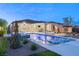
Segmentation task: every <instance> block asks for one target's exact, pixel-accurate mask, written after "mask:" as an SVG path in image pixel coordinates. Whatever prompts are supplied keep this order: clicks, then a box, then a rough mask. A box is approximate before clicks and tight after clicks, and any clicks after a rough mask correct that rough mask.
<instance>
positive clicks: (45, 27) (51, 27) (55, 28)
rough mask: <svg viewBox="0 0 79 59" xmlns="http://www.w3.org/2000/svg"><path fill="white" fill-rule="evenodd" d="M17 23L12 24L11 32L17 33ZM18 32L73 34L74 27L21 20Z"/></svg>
mask: <svg viewBox="0 0 79 59" xmlns="http://www.w3.org/2000/svg"><path fill="white" fill-rule="evenodd" d="M15 22H16V21H14V22H12V23H11V24H10V26H9V27H10V28H9V30H10V32H11V33H13V32H15ZM17 24H18V32H45V31H46V32H55V33H65V32H68V33H71V32H72V26H64V25H63V23H57V22H45V21H36V20H31V19H25V20H19V21H17ZM66 29H67V30H66Z"/></svg>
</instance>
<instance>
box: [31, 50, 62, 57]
mask: <svg viewBox="0 0 79 59" xmlns="http://www.w3.org/2000/svg"><path fill="white" fill-rule="evenodd" d="M31 56H61V55H59V54H57V53H55V52H51V51H45V52H40V53H37V54H32V55H31Z"/></svg>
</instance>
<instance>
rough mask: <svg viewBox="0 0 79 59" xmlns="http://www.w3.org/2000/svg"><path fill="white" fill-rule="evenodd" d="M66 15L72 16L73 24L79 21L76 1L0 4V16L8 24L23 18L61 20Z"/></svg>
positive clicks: (78, 7)
mask: <svg viewBox="0 0 79 59" xmlns="http://www.w3.org/2000/svg"><path fill="white" fill-rule="evenodd" d="M67 16H71V17H72V18H73V21H74V24H78V23H79V4H78V3H72V4H71V3H70V4H68V3H67V4H61V3H60V4H59V3H51V4H50V3H47V4H46V3H44V4H43V3H37V4H34V3H26V4H24V3H16V4H15V3H14V4H12V3H9V4H7V3H4V4H0V18H3V19H5V20H7V21H8V23H9V24H10V23H11V22H12V21H15V20H23V19H34V20H42V21H55V22H63V18H64V17H67Z"/></svg>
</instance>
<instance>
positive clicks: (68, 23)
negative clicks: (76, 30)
mask: <svg viewBox="0 0 79 59" xmlns="http://www.w3.org/2000/svg"><path fill="white" fill-rule="evenodd" d="M63 19H64V26H72V18H71V17H65V18H63Z"/></svg>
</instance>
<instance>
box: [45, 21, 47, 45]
mask: <svg viewBox="0 0 79 59" xmlns="http://www.w3.org/2000/svg"><path fill="white" fill-rule="evenodd" d="M46 30H47V23H46V22H45V34H47V32H46ZM46 43H47V36H46V35H45V44H46Z"/></svg>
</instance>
